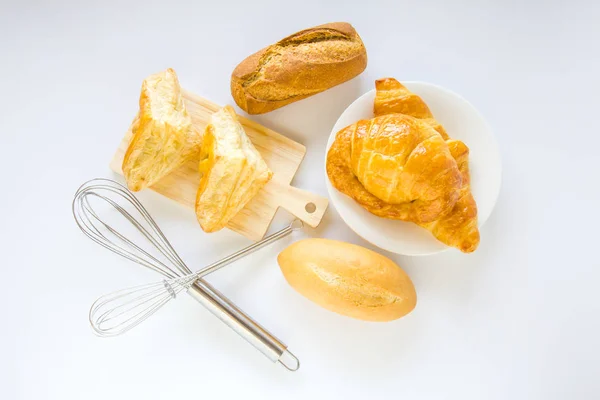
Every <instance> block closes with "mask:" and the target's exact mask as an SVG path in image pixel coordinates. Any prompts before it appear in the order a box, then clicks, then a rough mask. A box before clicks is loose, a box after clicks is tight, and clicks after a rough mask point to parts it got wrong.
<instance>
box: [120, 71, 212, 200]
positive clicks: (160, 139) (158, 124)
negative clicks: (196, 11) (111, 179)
mask: <svg viewBox="0 0 600 400" xmlns="http://www.w3.org/2000/svg"><path fill="white" fill-rule="evenodd" d="M131 133H132V138H131V142H130V143H129V147H128V148H127V151H126V153H125V158H124V159H123V165H122V169H123V174H124V175H125V179H126V180H127V186H128V187H129V189H131V190H133V191H138V190H142V189H144V188H146V187H148V186H152V185H153V184H154V183H156V182H157V181H158V180H160V179H161V178H162V177H164V176H165V175H167V174H169V173H170V172H171V171H173V170H174V169H176V168H178V167H180V166H181V165H182V164H183V163H185V162H186V161H188V160H190V159H191V158H193V157H197V156H198V153H199V152H200V145H201V142H202V138H201V135H200V134H199V133H198V132H196V131H195V130H194V128H193V127H192V120H191V118H190V116H189V114H188V112H187V110H186V108H185V104H184V102H183V99H182V97H181V87H180V86H179V80H178V79H177V74H176V73H175V71H174V70H172V69H170V68H169V69H167V70H165V71H163V72H160V73H157V74H154V75H150V76H149V77H148V78H146V79H145V80H144V82H143V84H142V92H141V94H140V110H139V113H138V115H137V116H136V119H135V120H134V121H133V124H132V126H131Z"/></svg>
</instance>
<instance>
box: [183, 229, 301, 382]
mask: <svg viewBox="0 0 600 400" xmlns="http://www.w3.org/2000/svg"><path fill="white" fill-rule="evenodd" d="M302 225H303V224H302V221H299V220H295V221H293V222H292V223H291V224H290V225H289V226H288V227H286V228H284V229H282V230H280V231H279V232H275V233H274V234H272V235H270V236H268V237H266V238H264V239H263V240H261V241H259V242H256V243H254V244H252V245H250V246H248V247H246V248H244V249H242V250H240V251H238V252H236V253H234V254H232V255H230V256H229V257H226V258H224V259H222V260H219V261H217V262H216V263H214V264H211V265H209V266H207V267H205V268H203V269H202V270H200V271H198V272H196V273H195V275H196V276H197V277H198V278H200V277H202V276H204V275H208V274H210V273H211V272H213V271H216V270H218V269H220V268H222V267H224V266H225V265H227V264H230V263H232V262H234V261H235V260H237V259H239V258H241V257H244V256H246V255H248V254H250V253H252V252H254V251H256V250H258V249H260V248H262V247H264V246H266V245H268V244H270V243H273V242H275V241H277V240H279V239H281V238H283V237H285V236H287V235H289V234H290V233H292V232H293V231H295V230H298V229H301V228H302ZM188 294H189V295H190V296H192V297H193V298H194V299H195V300H196V301H198V302H199V303H200V304H202V305H203V306H204V307H205V308H206V309H207V310H209V311H210V312H211V313H212V314H213V315H214V316H216V317H217V318H219V319H220V320H221V321H223V322H224V323H225V324H226V325H227V326H229V327H230V328H231V329H233V330H234V331H235V332H237V334H238V335H240V336H241V337H242V338H244V339H245V340H246V341H247V342H248V343H250V344H251V345H252V346H254V347H255V348H256V349H257V350H258V351H260V352H261V353H263V354H264V355H265V356H266V357H267V358H268V359H269V360H271V361H273V362H279V363H281V364H282V365H283V366H284V367H286V368H287V369H289V370H290V371H296V370H298V368H300V361H299V360H298V358H297V357H296V356H294V355H293V354H292V353H291V352H290V351H288V350H287V346H286V345H285V344H283V343H282V342H281V341H280V340H279V339H277V338H276V337H275V336H273V335H272V334H271V333H269V332H268V331H267V330H266V329H265V328H263V327H262V326H260V324H259V323H258V322H256V321H254V320H253V319H252V318H250V317H249V316H248V315H247V314H246V313H244V312H243V311H242V310H240V309H239V308H238V307H237V306H236V305H235V304H233V302H232V301H231V300H229V299H228V298H227V297H225V296H224V295H223V294H222V293H221V292H219V291H218V290H217V289H215V288H214V287H213V286H211V285H210V284H209V283H208V282H206V281H205V280H204V279H197V280H196V281H194V284H193V285H191V286H190V288H189V289H188Z"/></svg>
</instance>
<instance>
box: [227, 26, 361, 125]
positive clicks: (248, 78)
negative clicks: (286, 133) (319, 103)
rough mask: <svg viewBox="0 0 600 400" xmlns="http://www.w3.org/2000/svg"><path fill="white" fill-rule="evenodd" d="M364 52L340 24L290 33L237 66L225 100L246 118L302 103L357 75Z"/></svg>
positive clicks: (350, 31) (352, 32)
mask: <svg viewBox="0 0 600 400" xmlns="http://www.w3.org/2000/svg"><path fill="white" fill-rule="evenodd" d="M366 67H367V51H366V50H365V46H364V45H363V42H362V41H361V39H360V37H359V36H358V33H356V31H355V30H354V28H353V27H352V25H350V24H348V23H346V22H334V23H330V24H325V25H320V26H315V27H314V28H309V29H305V30H303V31H300V32H297V33H294V34H293V35H290V36H288V37H286V38H285V39H282V40H280V41H279V42H277V43H275V44H273V45H271V46H268V47H265V48H264V49H262V50H260V51H259V52H257V53H254V54H253V55H251V56H249V57H248V58H246V59H245V60H244V61H242V62H241V63H240V64H239V65H238V66H237V67H236V68H235V70H234V71H233V73H232V74H231V95H232V96H233V99H234V100H235V102H236V103H237V105H238V106H240V108H241V109H243V110H244V111H246V112H247V113H248V114H262V113H266V112H269V111H273V110H275V109H277V108H279V107H283V106H285V105H286V104H290V103H292V102H294V101H298V100H302V99H304V98H306V97H309V96H312V95H313V94H317V93H319V92H322V91H324V90H326V89H329V88H331V87H333V86H336V85H339V84H340V83H343V82H346V81H347V80H350V79H352V78H354V77H355V76H357V75H358V74H360V73H361V72H362V71H363V70H364V69H365V68H366Z"/></svg>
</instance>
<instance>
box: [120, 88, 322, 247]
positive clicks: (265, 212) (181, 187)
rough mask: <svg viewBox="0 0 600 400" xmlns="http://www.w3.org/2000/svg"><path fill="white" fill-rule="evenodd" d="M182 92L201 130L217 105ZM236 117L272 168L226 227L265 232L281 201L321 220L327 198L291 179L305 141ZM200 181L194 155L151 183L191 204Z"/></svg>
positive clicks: (307, 218)
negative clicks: (271, 174)
mask: <svg viewBox="0 0 600 400" xmlns="http://www.w3.org/2000/svg"><path fill="white" fill-rule="evenodd" d="M182 93H183V98H184V102H185V105H186V107H187V110H188V112H189V114H190V116H191V117H192V123H193V124H194V128H195V129H197V130H198V131H199V132H204V128H205V127H206V125H207V124H208V122H209V118H210V115H211V114H212V113H213V112H215V111H217V110H218V109H220V108H221V107H219V106H218V105H216V104H214V103H212V102H210V101H208V100H206V99H204V98H202V97H200V96H197V95H195V94H193V93H190V92H188V91H185V90H183V91H182ZM238 118H239V121H240V122H241V123H242V125H243V126H244V129H245V130H246V134H247V135H248V137H249V138H250V140H252V143H254V146H255V147H256V149H257V150H258V151H259V152H260V154H261V155H262V156H263V158H264V159H265V161H266V163H267V165H268V166H269V168H270V169H271V170H272V171H273V178H272V179H271V181H270V182H269V183H267V184H266V185H265V187H264V188H263V189H261V191H260V192H258V194H257V195H256V196H255V197H254V198H253V199H252V200H250V202H249V203H248V204H247V205H246V207H244V208H243V209H242V210H241V211H240V212H239V213H238V214H237V215H236V216H235V217H234V218H233V219H232V220H231V221H229V223H228V224H227V227H228V228H229V229H231V230H233V231H235V232H239V233H241V234H242V235H244V236H246V237H248V238H249V239H252V240H260V239H261V238H262V237H263V236H264V235H265V233H266V232H267V229H268V228H269V225H270V224H271V221H272V220H273V217H274V216H275V213H276V212H277V209H278V208H279V207H283V208H284V209H286V210H287V211H289V212H290V213H292V214H293V215H295V216H296V217H298V218H300V219H301V220H302V221H304V222H305V223H306V224H308V225H309V226H312V227H316V226H317V225H319V223H320V222H321V219H322V218H323V214H324V213H325V210H326V209H327V205H328V200H327V199H326V198H325V197H321V196H319V195H316V194H314V193H310V192H307V191H305V190H300V189H298V188H295V187H293V186H291V185H290V183H291V181H292V178H293V177H294V175H295V174H296V171H297V170H298V167H299V166H300V163H301V162H302V159H303V158H304V154H306V147H304V146H303V145H301V144H300V143H297V142H294V141H293V140H291V139H289V138H287V137H285V136H283V135H280V134H279V133H277V132H274V131H272V130H270V129H268V128H265V127H264V126H262V125H260V124H258V123H256V122H253V121H251V120H249V119H247V118H244V117H242V116H238ZM130 139H131V128H130V129H129V131H128V132H127V134H126V135H125V137H124V138H123V140H122V141H121V144H120V145H119V148H118V149H117V152H116V153H115V155H114V157H113V159H112V161H111V163H110V167H111V169H112V170H113V171H115V172H117V173H119V174H121V175H123V171H122V169H121V165H122V164H123V157H124V156H125V151H126V150H127V147H128V145H129V141H130ZM199 182H200V176H199V174H198V160H192V161H190V162H188V163H186V164H184V165H183V166H182V167H181V168H179V169H177V170H175V171H173V172H172V173H171V174H169V175H168V176H166V177H164V178H163V179H161V180H160V181H159V182H158V183H156V184H155V185H153V186H152V187H151V188H150V189H152V190H154V191H156V192H158V193H160V194H162V195H164V196H166V197H168V198H170V199H173V200H175V201H176V202H178V203H181V204H183V205H184V206H186V207H190V208H192V209H193V208H194V204H195V201H196V191H197V190H198V183H199ZM199 226H200V225H198V227H199Z"/></svg>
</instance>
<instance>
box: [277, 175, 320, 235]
mask: <svg viewBox="0 0 600 400" xmlns="http://www.w3.org/2000/svg"><path fill="white" fill-rule="evenodd" d="M273 183H274V184H275V185H274V186H276V191H277V200H278V202H279V206H280V207H283V208H284V209H286V210H287V211H289V212H290V213H292V214H293V215H295V216H296V217H298V218H300V219H301V220H302V221H303V222H304V223H306V224H307V225H309V226H311V227H313V228H316V227H317V226H318V225H319V223H320V222H321V219H322V218H323V214H325V210H327V206H328V205H329V200H328V199H327V198H325V197H321V196H318V195H316V194H314V193H311V192H307V191H306V190H302V189H298V188H295V187H293V186H290V185H281V184H277V183H275V182H273Z"/></svg>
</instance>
